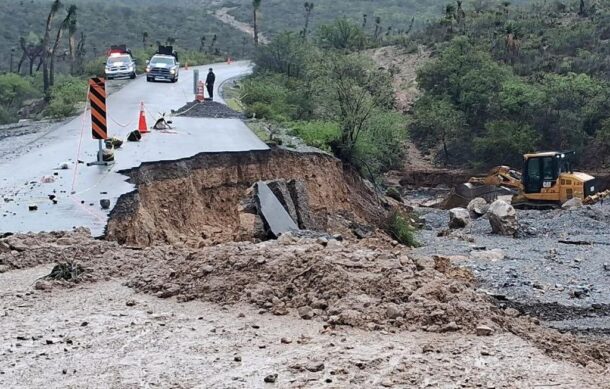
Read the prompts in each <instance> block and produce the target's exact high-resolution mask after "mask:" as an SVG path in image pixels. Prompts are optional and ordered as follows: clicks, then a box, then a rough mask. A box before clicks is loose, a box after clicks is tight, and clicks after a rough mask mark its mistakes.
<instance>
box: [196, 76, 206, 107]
mask: <svg viewBox="0 0 610 389" xmlns="http://www.w3.org/2000/svg"><path fill="white" fill-rule="evenodd" d="M195 99H197V101H199V102H202V101H204V100H205V85H204V84H203V81H199V83H198V84H197V95H196V96H195Z"/></svg>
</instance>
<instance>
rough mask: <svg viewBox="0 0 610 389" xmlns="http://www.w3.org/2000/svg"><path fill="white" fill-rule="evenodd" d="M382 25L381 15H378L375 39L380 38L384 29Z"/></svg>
mask: <svg viewBox="0 0 610 389" xmlns="http://www.w3.org/2000/svg"><path fill="white" fill-rule="evenodd" d="M382 30H383V29H382V27H381V17H379V16H376V17H375V33H374V35H373V36H374V37H375V40H379V35H380V34H381V31H382Z"/></svg>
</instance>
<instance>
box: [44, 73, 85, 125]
mask: <svg viewBox="0 0 610 389" xmlns="http://www.w3.org/2000/svg"><path fill="white" fill-rule="evenodd" d="M86 99H87V83H86V81H84V80H81V79H79V78H76V77H71V76H62V77H58V79H57V80H56V81H55V85H54V86H53V87H52V89H51V100H50V102H49V106H48V107H47V109H46V111H45V113H46V115H47V116H50V117H53V118H63V117H67V116H71V115H74V114H75V113H76V104H77V103H79V102H83V101H85V100H86Z"/></svg>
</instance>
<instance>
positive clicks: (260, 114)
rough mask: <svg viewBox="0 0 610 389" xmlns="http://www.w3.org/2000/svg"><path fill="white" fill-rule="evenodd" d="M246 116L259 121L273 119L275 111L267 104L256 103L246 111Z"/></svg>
mask: <svg viewBox="0 0 610 389" xmlns="http://www.w3.org/2000/svg"><path fill="white" fill-rule="evenodd" d="M246 116H247V117H250V118H253V117H256V118H257V119H273V117H274V114H273V110H272V109H271V107H270V106H269V104H267V103H262V102H256V103H254V104H252V105H250V106H248V108H247V109H246Z"/></svg>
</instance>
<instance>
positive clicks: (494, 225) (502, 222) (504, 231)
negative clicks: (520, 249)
mask: <svg viewBox="0 0 610 389" xmlns="http://www.w3.org/2000/svg"><path fill="white" fill-rule="evenodd" d="M488 215H489V224H491V229H492V231H493V232H494V233H495V234H499V235H509V236H515V234H516V233H517V232H518V231H519V223H518V222H517V212H516V211H515V208H513V206H512V205H510V204H508V203H507V202H505V201H503V200H496V201H494V202H493V203H492V204H491V205H490V206H489V211H488Z"/></svg>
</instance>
